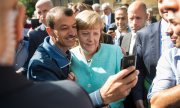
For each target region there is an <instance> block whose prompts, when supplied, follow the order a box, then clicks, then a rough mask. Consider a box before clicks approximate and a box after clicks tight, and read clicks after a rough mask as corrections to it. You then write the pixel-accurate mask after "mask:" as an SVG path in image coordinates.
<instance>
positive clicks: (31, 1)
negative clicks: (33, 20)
mask: <svg viewBox="0 0 180 108" xmlns="http://www.w3.org/2000/svg"><path fill="white" fill-rule="evenodd" d="M19 1H20V2H22V3H23V4H24V5H25V7H26V13H27V15H28V16H29V17H32V15H33V14H34V10H35V4H36V2H37V0H19Z"/></svg>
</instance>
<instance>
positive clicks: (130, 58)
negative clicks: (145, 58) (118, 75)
mask: <svg viewBox="0 0 180 108" xmlns="http://www.w3.org/2000/svg"><path fill="white" fill-rule="evenodd" d="M129 66H136V56H135V55H127V56H124V57H123V58H122V60H121V69H125V68H128V67H129Z"/></svg>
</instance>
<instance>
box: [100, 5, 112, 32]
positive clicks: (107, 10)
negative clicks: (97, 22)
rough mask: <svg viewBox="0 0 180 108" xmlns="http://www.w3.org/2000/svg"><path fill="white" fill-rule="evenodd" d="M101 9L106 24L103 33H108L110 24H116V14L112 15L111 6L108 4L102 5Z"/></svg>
mask: <svg viewBox="0 0 180 108" xmlns="http://www.w3.org/2000/svg"><path fill="white" fill-rule="evenodd" d="M101 9H102V11H103V15H101V18H102V19H103V21H104V24H105V26H104V29H103V31H104V32H105V33H106V32H107V31H108V29H109V26H110V24H111V23H114V22H115V19H114V13H112V9H111V5H110V4H109V3H107V2H106V3H103V4H102V5H101Z"/></svg>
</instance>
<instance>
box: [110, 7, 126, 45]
mask: <svg viewBox="0 0 180 108" xmlns="http://www.w3.org/2000/svg"><path fill="white" fill-rule="evenodd" d="M114 14H115V25H116V27H117V29H114V27H112V26H113V24H111V25H110V27H109V30H108V32H107V33H109V34H110V35H112V36H113V37H114V38H113V43H114V44H115V45H118V46H121V42H122V39H123V37H124V35H126V34H127V33H128V32H130V29H129V28H128V16H127V8H126V7H124V6H123V7H119V8H117V9H116V10H115V12H114ZM111 28H112V29H114V32H115V34H113V32H112V33H111V30H112V29H111ZM114 35H115V36H114Z"/></svg>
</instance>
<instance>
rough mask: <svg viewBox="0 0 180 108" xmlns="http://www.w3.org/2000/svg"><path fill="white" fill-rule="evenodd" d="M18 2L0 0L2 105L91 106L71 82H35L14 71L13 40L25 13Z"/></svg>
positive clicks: (28, 107) (6, 107)
mask: <svg viewBox="0 0 180 108" xmlns="http://www.w3.org/2000/svg"><path fill="white" fill-rule="evenodd" d="M17 2H18V0H1V3H0V19H1V20H0V32H1V34H0V85H1V87H0V105H1V108H13V107H14V108H60V107H62V108H73V107H74V108H94V106H93V104H92V102H91V100H90V98H89V96H88V95H87V93H86V92H85V91H84V90H83V89H81V87H79V86H78V85H77V84H76V83H73V82H72V81H57V82H43V83H34V82H32V81H29V80H27V79H26V78H25V77H23V76H21V75H17V74H16V73H15V69H14V67H13V64H14V56H15V53H16V52H15V50H16V40H21V39H22V38H23V36H22V30H23V19H24V12H25V9H24V7H23V6H22V5H21V4H19V3H17ZM72 88H73V89H72Z"/></svg>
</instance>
